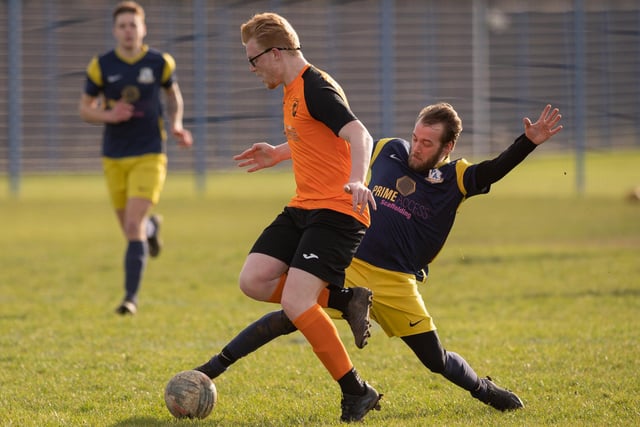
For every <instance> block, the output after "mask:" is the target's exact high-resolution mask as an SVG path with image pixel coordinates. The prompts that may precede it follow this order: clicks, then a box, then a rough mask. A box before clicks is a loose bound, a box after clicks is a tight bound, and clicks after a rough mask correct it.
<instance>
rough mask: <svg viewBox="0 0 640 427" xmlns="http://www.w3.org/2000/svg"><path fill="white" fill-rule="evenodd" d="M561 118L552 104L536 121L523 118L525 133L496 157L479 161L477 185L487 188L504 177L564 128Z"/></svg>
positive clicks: (476, 171)
mask: <svg viewBox="0 0 640 427" xmlns="http://www.w3.org/2000/svg"><path fill="white" fill-rule="evenodd" d="M561 118H562V115H561V114H560V111H559V110H558V109H557V108H554V109H552V107H551V105H547V106H546V107H545V108H544V110H542V113H540V117H539V118H538V120H537V121H536V122H535V123H531V120H530V119H529V118H528V117H525V118H524V119H522V122H523V123H524V134H523V135H520V136H519V137H518V138H517V139H516V140H515V142H514V143H513V144H511V146H509V148H507V149H506V150H504V151H503V152H502V153H500V155H499V156H498V157H496V158H495V159H492V160H485V161H484V162H481V163H478V165H477V166H476V168H475V173H476V186H477V187H478V188H485V187H488V186H489V185H491V184H493V183H494V182H497V181H498V180H500V179H502V178H503V177H504V176H505V175H506V174H507V173H509V172H510V171H511V170H512V169H513V168H515V167H516V166H517V165H518V164H520V162H522V161H523V160H524V159H525V158H526V157H527V156H528V155H529V153H531V152H532V151H533V150H534V149H535V148H536V147H537V146H538V145H540V144H542V143H543V142H545V141H547V140H548V139H549V138H551V137H552V136H553V135H555V134H557V133H558V132H560V131H561V130H562V125H559V124H558V123H559V122H560V119H561Z"/></svg>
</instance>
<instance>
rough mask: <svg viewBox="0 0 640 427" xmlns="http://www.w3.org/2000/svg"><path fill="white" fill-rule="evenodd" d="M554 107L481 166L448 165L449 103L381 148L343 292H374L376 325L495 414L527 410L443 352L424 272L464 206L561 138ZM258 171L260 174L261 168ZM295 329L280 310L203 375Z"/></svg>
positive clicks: (338, 303) (451, 137)
mask: <svg viewBox="0 0 640 427" xmlns="http://www.w3.org/2000/svg"><path fill="white" fill-rule="evenodd" d="M560 119H561V115H560V114H559V111H558V109H553V110H552V109H551V106H550V105H547V106H546V107H545V108H544V110H543V111H542V113H541V114H540V117H539V118H538V120H537V121H536V122H535V123H531V121H530V120H529V119H528V118H525V119H524V120H523V122H524V131H525V133H524V134H523V135H521V136H519V137H518V138H517V139H516V140H515V142H514V143H513V144H512V145H511V146H510V147H508V148H507V149H506V150H505V151H503V152H502V153H501V154H500V155H499V156H498V157H496V158H494V159H492V160H486V161H483V162H481V163H478V164H475V165H473V164H470V163H469V162H467V161H466V160H464V159H459V160H455V161H451V160H450V157H449V155H450V153H451V152H452V151H453V149H454V147H455V144H456V141H457V139H458V136H459V134H460V132H461V131H462V121H461V120H460V118H459V117H458V114H457V113H456V111H455V110H454V109H453V107H451V105H449V104H446V103H440V104H435V105H430V106H427V107H425V108H424V109H423V110H422V111H421V112H420V114H419V115H418V118H417V120H416V123H415V127H414V129H413V135H412V139H411V142H410V143H409V142H407V141H404V140H402V139H399V138H388V139H382V140H380V141H378V142H377V143H376V144H375V147H374V152H373V157H372V160H371V180H370V183H369V187H370V188H371V190H372V193H373V195H374V197H375V198H376V202H377V206H378V209H377V210H376V211H373V212H372V222H371V227H370V228H369V229H368V230H367V233H366V234H365V236H364V238H363V240H362V242H361V244H360V246H359V247H358V250H357V252H356V255H355V257H354V259H353V261H352V263H351V265H350V266H349V268H348V269H347V270H346V286H349V287H353V286H367V287H369V288H370V289H371V290H372V291H373V306H372V308H371V317H372V318H373V319H374V320H375V321H376V322H377V323H379V324H380V326H381V327H382V329H383V330H384V331H385V332H386V334H387V335H388V336H390V337H392V336H398V337H400V338H401V339H402V340H403V341H404V342H405V343H406V344H407V345H408V346H409V347H410V348H411V350H412V351H413V352H414V353H415V355H416V356H417V357H418V358H419V359H420V361H421V362H422V363H423V364H424V365H425V366H426V367H427V368H429V369H430V370H431V371H433V372H435V373H439V374H441V375H443V376H444V377H445V378H447V379H448V380H450V381H451V382H453V383H454V384H456V385H458V386H460V387H462V388H464V389H465V390H467V391H469V392H470V393H471V395H472V396H473V397H475V398H477V399H479V400H480V401H482V402H484V403H487V404H489V405H491V406H493V407H494V408H496V409H499V410H502V411H504V410H513V409H518V408H522V407H523V406H524V405H523V403H522V401H521V400H520V398H519V397H518V396H517V395H516V394H514V393H512V392H510V391H508V390H505V389H503V388H501V387H498V386H497V385H495V384H494V383H493V382H492V381H491V380H490V379H489V378H488V377H487V378H479V377H478V375H477V374H476V373H475V372H474V370H473V369H472V368H471V366H469V364H468V363H467V362H466V361H465V360H464V359H463V358H462V356H460V355H459V354H457V353H454V352H451V351H446V350H445V349H444V348H443V347H442V344H441V342H440V339H439V338H438V334H437V333H436V327H435V324H434V322H433V319H432V318H431V316H430V315H429V313H428V311H427V309H426V307H425V304H424V301H423V298H422V296H421V294H420V292H419V291H418V282H421V281H424V280H426V269H427V267H428V265H429V263H430V262H431V261H433V259H434V258H435V257H436V255H437V254H438V253H439V252H440V250H441V249H442V247H443V245H444V243H445V241H446V239H447V236H448V235H449V232H450V231H451V228H452V227H453V223H454V220H455V216H456V214H457V211H458V208H459V205H460V203H462V202H463V201H464V200H466V199H467V198H469V197H472V196H475V195H478V194H486V193H488V192H489V190H490V186H491V184H493V183H494V182H496V181H498V180H500V179H501V178H502V177H504V176H505V175H506V174H507V173H508V172H509V171H510V170H512V169H513V168H514V167H515V166H516V165H518V164H519V163H520V162H521V161H522V160H524V159H525V157H526V156H527V155H528V154H529V153H531V152H532V151H533V150H534V149H535V148H536V147H537V146H538V145H540V144H542V143H543V142H545V141H547V140H548V139H549V138H550V137H552V136H553V135H555V134H556V133H558V132H560V130H561V129H562V126H561V125H558V123H559V121H560ZM260 166H261V165H258V166H256V169H258V168H259V167H260ZM345 294H348V290H336V289H335V288H332V289H331V291H327V290H325V291H324V292H323V293H322V295H321V296H320V299H321V300H322V302H321V303H322V305H324V306H328V307H331V308H336V309H338V310H343V309H344V307H345V299H346V298H347V297H346V296H345ZM293 331H295V326H294V325H293V324H292V323H291V322H290V321H289V319H288V318H287V316H286V315H285V314H284V313H283V312H281V311H280V312H272V313H269V314H267V315H265V316H264V317H262V318H261V319H259V320H258V321H256V322H254V323H253V324H251V325H249V326H248V327H247V328H246V329H245V330H244V331H242V332H241V333H240V334H239V335H237V336H236V337H235V338H234V339H233V340H232V341H231V342H230V343H229V344H228V345H226V346H225V347H224V348H223V349H222V351H221V352H220V353H219V354H217V355H215V356H214V357H212V358H211V359H210V360H209V361H208V362H207V363H205V364H203V365H202V366H199V367H198V368H196V369H198V370H201V371H202V372H204V373H206V374H207V375H208V376H209V377H211V378H215V377H216V376H218V375H220V374H221V373H222V372H224V371H225V370H226V368H227V367H228V366H229V365H231V364H232V363H234V362H235V361H236V360H238V359H239V358H241V357H243V356H245V355H247V354H248V353H250V352H252V351H254V350H255V349H257V348H258V347H260V346H261V345H264V344H266V343H267V342H269V341H270V340H272V339H273V338H275V337H277V336H279V335H283V334H287V333H290V332H293Z"/></svg>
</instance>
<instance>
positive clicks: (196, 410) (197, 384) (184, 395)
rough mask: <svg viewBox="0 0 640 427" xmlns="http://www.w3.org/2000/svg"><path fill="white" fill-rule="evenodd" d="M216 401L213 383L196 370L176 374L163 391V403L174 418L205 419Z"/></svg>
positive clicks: (216, 393) (216, 396)
mask: <svg viewBox="0 0 640 427" xmlns="http://www.w3.org/2000/svg"><path fill="white" fill-rule="evenodd" d="M217 400H218V392H217V391H216V386H215V384H213V381H211V380H210V379H209V377H208V376H206V375H205V374H204V373H202V372H200V371H196V370H189V371H182V372H179V373H177V374H176V375H175V376H174V377H173V378H171V380H169V382H168V383H167V386H166V387H165V389H164V402H165V404H166V405H167V409H168V410H169V412H171V415H173V416H174V417H176V418H206V417H207V416H208V415H209V414H210V413H211V411H212V410H213V406H214V405H215V404H216V401H217Z"/></svg>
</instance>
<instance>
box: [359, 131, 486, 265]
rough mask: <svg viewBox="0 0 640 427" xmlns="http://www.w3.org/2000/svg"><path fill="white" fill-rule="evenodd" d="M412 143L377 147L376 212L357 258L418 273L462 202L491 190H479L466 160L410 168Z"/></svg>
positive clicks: (374, 168) (437, 247)
mask: <svg viewBox="0 0 640 427" xmlns="http://www.w3.org/2000/svg"><path fill="white" fill-rule="evenodd" d="M409 148H410V143H409V142H407V141H404V140H402V139H397V138H393V139H382V140H380V141H377V142H376V143H375V145H374V151H373V157H372V160H371V166H370V179H369V188H370V189H371V192H372V193H373V196H374V197H375V200H376V204H377V205H378V209H377V210H371V226H370V228H369V229H368V230H367V232H366V234H365V236H364V239H363V240H362V242H361V243H360V246H359V248H358V250H357V252H356V255H355V256H356V257H357V258H359V259H361V260H363V261H366V262H368V263H370V264H372V265H375V266H376V267H380V268H384V269H387V270H393V271H400V272H404V273H410V274H417V273H419V272H420V270H422V269H423V268H426V267H427V265H428V264H429V263H430V262H431V261H432V260H433V259H434V258H435V257H436V255H437V254H438V253H439V252H440V250H441V249H442V247H443V245H444V243H445V241H446V240H447V236H448V235H449V232H450V231H451V228H452V227H453V223H454V220H455V217H456V212H457V209H458V206H459V205H460V203H462V201H463V200H465V199H466V198H468V197H471V196H474V195H477V194H483V193H488V192H489V189H490V187H489V186H485V187H484V188H478V187H477V185H476V182H475V173H474V169H475V167H476V165H472V164H470V163H469V162H467V161H466V160H464V159H458V160H454V161H450V162H447V163H444V164H440V165H438V166H437V167H436V168H434V169H431V170H430V171H429V173H428V174H427V175H426V176H425V175H422V174H420V173H417V172H414V171H413V170H411V169H410V168H409V165H408V157H409Z"/></svg>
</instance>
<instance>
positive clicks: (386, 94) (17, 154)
mask: <svg viewBox="0 0 640 427" xmlns="http://www.w3.org/2000/svg"><path fill="white" fill-rule="evenodd" d="M140 3H141V4H142V5H143V6H144V7H145V10H146V13H147V26H148V36H147V39H146V41H147V43H149V44H150V45H151V46H153V47H155V48H157V49H160V50H164V51H167V52H169V53H171V54H172V55H173V56H174V57H175V58H176V61H177V63H178V79H179V82H180V85H181V88H182V91H183V95H184V98H185V102H186V111H185V123H186V126H187V127H188V128H190V129H191V130H192V132H193V133H194V136H195V139H196V146H195V147H194V148H193V150H190V151H179V150H178V149H177V148H176V147H175V146H174V144H172V142H171V141H169V143H168V154H169V159H170V163H169V164H170V166H169V167H170V170H174V171H190V170H196V171H198V172H199V173H200V174H203V173H206V171H210V170H214V169H216V170H217V169H222V168H228V167H230V166H232V164H233V162H232V160H231V156H232V155H233V154H235V153H237V152H239V151H241V150H242V149H244V148H246V147H247V146H248V145H249V144H251V143H253V142H256V141H261V140H267V141H270V142H273V143H280V142H282V140H283V133H282V122H281V110H280V107H279V106H280V105H281V94H282V92H281V90H279V89H278V90H275V91H268V90H266V89H265V88H264V87H263V85H262V83H261V82H260V81H259V80H258V79H257V78H256V77H255V76H254V75H252V73H251V72H250V71H249V67H248V64H247V61H246V58H245V53H244V48H243V46H242V44H241V42H240V34H239V33H240V31H239V26H240V24H241V23H242V22H244V21H245V20H246V19H248V18H249V17H251V16H252V15H253V14H254V13H257V12H263V11H267V10H271V11H276V12H279V13H281V14H282V15H284V16H286V17H287V18H288V19H289V20H290V21H291V23H292V24H293V26H294V27H295V28H296V30H297V31H298V33H299V36H300V39H301V42H302V46H303V52H304V54H305V57H306V58H307V60H309V61H310V62H311V63H313V64H314V65H316V66H318V67H319V68H322V69H324V70H326V71H328V72H329V73H330V74H332V75H333V76H334V77H335V78H336V79H337V80H338V81H339V82H340V83H341V85H342V86H343V88H344V89H345V91H346V93H347V96H348V97H349V101H350V104H351V106H352V108H353V110H354V112H355V113H356V114H357V115H358V117H359V118H360V119H361V120H362V121H363V122H364V124H365V125H366V126H367V127H368V128H369V130H370V132H371V134H372V135H373V137H374V138H381V137H387V136H399V137H405V138H409V137H410V132H411V130H412V127H413V122H414V119H415V116H416V114H417V112H418V110H419V109H420V108H421V107H422V106H424V105H426V104H429V103H432V102H435V101H441V100H442V101H448V102H450V103H452V104H453V105H454V107H456V109H457V110H458V112H459V113H460V115H461V117H462V119H463V126H464V131H463V134H462V136H461V138H460V141H459V144H458V146H457V148H456V152H457V153H458V154H459V155H465V156H467V157H470V158H471V159H472V160H478V159H479V157H480V156H485V155H489V154H492V153H496V152H499V151H501V150H502V149H503V148H504V147H506V145H507V144H509V143H510V142H511V140H513V138H515V136H517V135H518V134H519V133H521V132H522V117H524V116H533V115H536V114H537V113H538V112H539V111H540V110H541V109H542V107H543V106H544V104H545V103H547V102H550V103H553V104H554V105H556V106H558V107H560V108H561V109H562V111H563V114H564V120H563V122H564V124H565V131H563V133H562V137H560V138H558V139H557V140H556V141H554V144H553V145H552V146H551V145H550V146H549V147H545V151H547V150H549V151H550V150H576V149H578V150H582V149H586V150H609V149H614V148H624V147H640V132H639V129H638V126H639V123H640V87H639V84H638V76H640V36H639V28H640V6H639V5H638V2H637V1H626V0H618V1H615V0H612V1H608V2H603V1H595V0H594V1H588V0H538V1H536V2H522V1H512V0H504V1H498V0H473V1H472V0H456V1H442V0H395V1H394V0H351V1H346V0H345V1H338V0H335V1H331V0H313V1H311V0H308V1H292V0H289V1H285V0H280V1H279V0H272V1H231V0H229V1H222V0H221V1H206V0H193V1H186V0H184V1H179V0H149V1H140ZM114 4H115V1H106V0H94V1H73V0H69V1H64V0H41V1H30V0H24V1H20V0H4V1H2V2H1V3H0V27H1V28H3V29H4V31H2V35H1V36H0V55H1V57H3V58H7V60H6V61H3V62H2V63H0V68H1V72H0V80H1V82H0V83H1V84H0V117H1V118H2V120H0V175H2V174H8V175H11V176H19V175H20V174H23V173H42V172H45V173H50V172H63V173H68V172H92V171H99V170H100V161H99V155H100V139H101V128H100V127H98V126H92V125H89V124H86V123H84V122H82V121H81V120H80V119H79V117H78V113H77V104H78V100H79V98H80V94H81V92H82V88H83V84H84V70H85V68H86V65H87V63H88V61H89V59H90V58H91V57H92V56H93V55H96V54H98V53H102V52H104V51H106V50H108V49H110V48H112V47H113V44H114V41H113V39H112V35H111V11H112V8H113V6H114ZM532 118H533V117H532Z"/></svg>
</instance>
